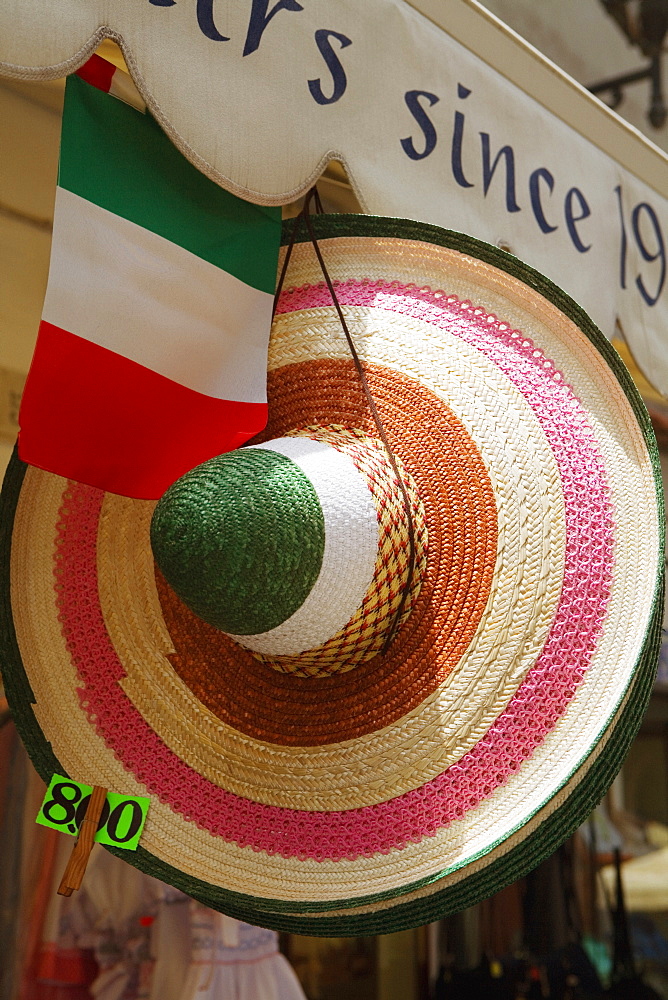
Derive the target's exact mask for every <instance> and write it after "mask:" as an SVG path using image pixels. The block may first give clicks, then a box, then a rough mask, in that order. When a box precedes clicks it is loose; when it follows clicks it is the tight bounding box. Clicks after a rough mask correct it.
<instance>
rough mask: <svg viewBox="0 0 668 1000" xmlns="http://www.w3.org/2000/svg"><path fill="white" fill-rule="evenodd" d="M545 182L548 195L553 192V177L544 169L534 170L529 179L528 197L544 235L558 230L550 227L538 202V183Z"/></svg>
mask: <svg viewBox="0 0 668 1000" xmlns="http://www.w3.org/2000/svg"><path fill="white" fill-rule="evenodd" d="M541 180H543V181H545V183H546V184H547V186H548V188H549V189H550V194H552V192H553V191H554V177H553V176H552V174H551V173H550V171H549V170H547V169H546V167H538V169H537V170H534V171H533V173H532V174H531V176H530V177H529V197H530V198H531V207H532V208H533V214H534V216H535V218H536V222H537V223H538V225H539V227H540V229H541V230H542V232H544V233H553V232H555V230H557V229H558V228H559V226H551V225H550V223H549V222H548V221H547V219H546V218H545V212H544V211H543V203H542V202H541V200H540V187H539V183H538V182H539V181H541Z"/></svg>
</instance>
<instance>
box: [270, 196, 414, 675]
mask: <svg viewBox="0 0 668 1000" xmlns="http://www.w3.org/2000/svg"><path fill="white" fill-rule="evenodd" d="M312 200H315V205H316V209H317V210H318V211H319V212H320V213H322V202H321V201H320V195H319V194H318V191H317V189H316V188H315V187H313V188H311V190H310V191H309V192H308V194H307V195H306V198H305V199H304V205H303V208H302V210H301V212H300V213H299V215H297V216H296V217H295V221H294V225H293V227H292V233H291V235H290V242H289V244H288V249H287V250H286V253H285V260H284V261H283V267H282V269H281V274H280V277H279V279H278V285H277V287H276V295H275V297H274V311H273V315H275V314H276V309H277V306H278V300H279V297H280V294H281V291H282V290H283V283H284V281H285V275H286V273H287V270H288V264H289V263H290V258H291V256H292V251H293V248H294V245H295V239H296V237H297V230H298V228H299V225H300V223H301V222H302V221H303V222H304V225H305V226H306V230H307V232H308V235H309V238H310V240H311V243H312V244H313V249H314V250H315V255H316V257H317V258H318V263H319V264H320V270H321V271H322V274H323V277H324V279H325V282H326V284H327V288H328V289H329V294H330V295H331V297H332V302H333V304H334V308H335V309H336V312H337V314H338V317H339V321H340V323H341V328H342V329H343V333H344V335H345V338H346V341H347V342H348V347H349V349H350V353H351V355H352V358H353V362H354V364H355V368H356V370H357V374H358V376H359V380H360V384H361V386H362V390H363V392H364V395H365V396H366V401H367V404H368V406H369V409H370V411H371V415H372V417H373V420H374V423H375V425H376V429H377V431H378V437H379V438H380V440H381V441H382V442H383V446H384V448H385V452H386V454H387V457H388V460H389V463H390V465H391V467H392V471H393V472H394V475H395V476H396V479H397V483H398V485H399V489H400V491H401V496H402V499H403V503H404V510H405V512H406V521H407V526H408V574H407V578H406V585H405V587H404V588H403V591H402V593H401V598H400V600H399V605H398V607H397V610H396V611H395V613H394V615H393V618H392V623H391V625H390V630H389V632H388V634H387V636H386V638H385V641H384V643H383V645H382V648H381V650H380V653H381V656H382V655H384V654H385V653H386V652H387V650H388V649H389V647H390V645H391V644H392V642H393V640H394V637H395V635H396V634H397V630H398V628H399V623H400V622H401V616H402V615H403V613H404V608H405V607H406V601H407V600H408V595H409V594H410V590H411V586H412V584H413V576H414V574H415V524H414V522H413V513H412V510H411V502H410V497H409V495H408V489H407V487H406V483H405V482H404V478H403V476H402V474H401V472H400V471H399V466H398V464H397V460H396V458H395V456H394V452H393V450H392V446H391V445H390V442H389V440H388V437H387V433H386V431H385V427H384V424H383V421H382V420H381V417H380V414H379V412H378V408H377V407H376V403H375V400H374V398H373V396H372V394H371V390H370V388H369V383H368V382H367V379H366V374H365V372H364V367H363V365H362V362H361V361H360V359H359V355H358V353H357V350H356V348H355V344H354V342H353V338H352V336H351V334H350V330H349V329H348V324H347V323H346V319H345V316H344V315H343V310H342V309H341V304H340V303H339V300H338V298H337V295H336V291H335V290H334V285H333V283H332V279H331V278H330V276H329V271H328V270H327V266H326V264H325V261H324V258H323V256H322V251H321V250H320V246H319V244H318V240H317V239H316V235H315V233H314V231H313V224H312V222H311V215H310V205H311V201H312Z"/></svg>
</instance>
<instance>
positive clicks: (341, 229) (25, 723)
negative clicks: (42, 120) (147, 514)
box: [0, 216, 664, 937]
mask: <svg viewBox="0 0 668 1000" xmlns="http://www.w3.org/2000/svg"><path fill="white" fill-rule="evenodd" d="M312 221H313V226H314V230H315V234H316V237H317V238H318V239H319V240H321V239H322V240H325V239H330V238H336V237H340V236H349V235H355V236H367V237H382V238H395V239H413V240H417V241H419V242H431V243H434V244H435V245H437V246H443V247H447V248H448V249H453V250H457V251H459V252H461V253H463V254H468V255H470V256H471V257H473V258H475V259H478V260H482V261H484V262H486V263H490V264H492V265H493V266H495V267H498V268H499V269H500V270H503V271H505V272H506V273H508V274H511V275H512V276H514V277H516V278H518V279H519V280H521V281H524V282H525V283H526V284H527V285H529V286H530V287H531V288H534V289H535V290H536V291H538V292H539V293H540V294H541V295H543V296H544V297H545V298H546V299H548V300H549V301H550V302H552V303H553V304H554V305H556V306H557V307H558V308H559V309H560V310H561V311H562V312H563V313H564V315H566V316H568V318H569V319H571V320H572V321H573V322H574V323H575V324H576V325H577V326H578V327H579V328H580V330H581V331H582V332H583V333H584V334H585V336H586V337H587V338H588V339H589V340H590V341H591V342H592V344H593V345H594V346H595V347H596V348H597V350H598V351H599V352H600V354H601V355H602V356H603V357H604V358H605V360H606V361H607V363H608V365H609V367H610V368H611V370H612V371H613V372H614V374H615V375H616V377H617V379H618V381H619V383H620V385H621V387H622V389H623V390H624V392H625V394H626V396H627V398H628V400H629V404H630V406H631V408H632V410H633V412H634V414H635V416H636V418H637V420H638V423H639V426H640V428H641V430H642V433H643V437H644V439H645V443H646V446H647V450H648V453H649V456H650V459H651V462H652V467H653V472H654V479H655V487H656V496H657V510H658V514H659V519H660V524H662V523H663V518H664V497H663V485H662V480H661V472H660V463H659V454H658V449H657V446H656V440H655V437H654V433H653V430H652V426H651V422H650V419H649V415H648V413H647V410H646V408H645V406H644V403H643V401H642V399H641V397H640V395H639V393H638V391H637V389H636V387H635V385H634V383H633V380H632V379H631V376H630V374H629V373H628V371H627V369H626V367H625V366H624V364H623V362H622V361H621V359H620V358H619V356H618V354H617V353H616V351H615V350H614V348H613V347H612V346H611V345H610V344H609V342H608V341H607V340H606V339H605V337H604V336H603V334H602V333H601V332H600V331H599V330H598V328H597V327H596V326H595V324H594V323H593V322H592V320H591V319H590V318H589V316H588V315H587V314H586V313H585V312H584V310H583V309H582V308H581V307H580V306H579V305H578V304H577V303H576V302H575V301H574V300H573V299H572V298H571V297H570V296H568V295H567V294H566V293H565V292H564V291H563V290H562V289H560V288H559V287H558V286H556V285H555V284H554V283H553V282H552V281H550V279H549V278H546V277H545V276H544V275H542V274H540V273H539V272H538V271H535V270H534V269H533V268H531V267H529V265H527V264H524V263H523V262H522V261H520V260H518V259H517V258H515V257H513V256H512V255H510V254H507V253H505V252H504V251H502V250H499V249H497V248H496V247H493V246H490V245H489V244H487V243H483V242H481V241H480V240H476V239H474V238H473V237H469V236H465V235H463V234H461V233H454V232H450V231H448V230H443V229H439V228H437V227H435V226H429V225H426V224H422V223H416V222H411V221H407V220H404V219H390V218H374V217H370V216H327V217H324V216H315V217H314V218H313V220H312ZM293 224H294V223H293V222H292V221H289V222H287V223H285V224H284V228H283V243H284V244H285V243H288V242H289V240H290V237H291V232H292V226H293ZM351 229H353V230H354V231H353V233H351ZM307 239H308V236H307V235H306V234H305V233H302V234H299V233H298V234H297V238H296V242H305V241H306V240H307ZM325 252H326V248H325ZM17 466H22V463H20V461H19V460H18V459H17V458H16V459H12V462H11V463H10V467H9V469H8V471H7V478H6V482H5V488H4V489H3V499H4V496H5V490H6V491H7V501H6V504H5V507H6V510H5V511H3V510H2V507H0V516H2V514H4V517H3V519H2V525H0V527H3V526H4V530H3V532H2V534H0V563H2V565H1V566H0V574H1V576H0V587H2V604H1V605H0V609H1V610H2V612H4V610H5V607H6V609H7V612H8V614H7V623H8V628H7V631H8V633H9V632H11V641H9V637H5V636H4V635H3V636H0V640H1V641H2V644H1V645H0V650H1V651H2V652H3V659H4V656H5V655H6V656H7V665H6V666H5V668H4V669H5V676H6V678H7V680H6V690H7V697H8V699H9V701H10V706H11V707H12V710H13V711H14V698H15V697H16V699H17V701H16V708H17V711H15V712H14V714H15V718H16V722H17V728H18V729H19V733H20V735H21V738H22V739H23V741H24V743H25V744H26V746H27V748H28V752H29V753H30V755H31V757H32V759H33V763H34V764H35V767H36V768H37V770H38V772H39V773H40V775H41V776H42V777H43V778H44V780H46V781H48V780H50V778H51V775H52V774H53V773H54V772H55V771H57V770H59V769H60V765H59V764H58V762H57V761H56V760H55V757H54V756H53V752H52V750H51V746H50V744H49V743H48V742H47V741H46V738H45V736H44V734H43V733H42V731H41V730H40V728H39V726H38V725H37V722H36V720H35V717H34V713H33V711H32V705H31V704H30V705H26V706H21V705H20V704H19V699H20V698H21V697H22V696H23V697H25V694H26V692H30V701H31V702H32V692H31V691H30V688H29V685H28V684H27V679H26V677H25V673H24V671H23V665H22V663H21V660H20V654H19V651H18V646H17V643H16V638H15V635H14V626H13V621H12V617H11V607H10V605H9V545H10V541H11V526H12V522H13V516H14V510H15V505H16V502H17V500H18V494H19V492H20V486H21V482H22V480H23V475H24V470H23V468H18V469H17ZM14 479H16V481H12V480H14ZM7 515H9V517H8V516H7ZM658 545H659V553H658V555H659V559H658V565H659V573H658V575H657V584H656V589H655V592H654V598H653V601H652V608H651V614H650V619H649V623H648V627H647V630H646V632H645V640H644V643H643V648H642V652H641V654H640V656H639V658H638V662H637V664H636V667H635V670H634V672H633V675H632V677H631V681H630V683H629V685H628V687H627V689H626V692H625V693H624V695H623V696H622V698H620V701H619V703H618V705H617V706H616V707H615V709H614V711H612V712H611V713H610V716H609V718H608V721H607V722H606V725H605V726H604V727H603V729H602V730H601V732H600V733H599V736H598V739H597V741H595V743H594V746H595V745H596V742H598V740H600V739H601V738H602V736H603V735H604V734H605V732H606V731H607V728H608V727H609V724H610V721H609V720H610V719H612V718H613V717H614V715H615V714H616V712H617V711H618V710H619V705H620V704H621V703H622V702H623V700H624V698H625V697H626V696H627V695H628V696H629V700H628V703H627V705H626V706H625V708H624V709H623V711H622V713H621V715H620V718H619V719H618V721H617V723H616V725H615V728H614V732H613V733H612V734H611V735H610V738H609V740H608V742H607V744H606V747H605V749H604V751H603V753H602V754H601V755H600V757H599V758H598V759H597V760H596V762H595V763H594V764H593V765H592V766H591V768H589V770H588V771H587V772H586V773H585V774H583V776H582V780H581V781H579V782H578V783H577V784H576V786H575V789H574V790H573V792H572V793H571V794H570V795H569V797H568V799H567V800H566V802H564V804H563V805H562V806H560V807H559V808H558V809H556V810H555V811H554V812H553V813H552V814H551V815H550V816H548V817H547V818H546V819H545V821H544V822H543V823H542V824H541V825H540V826H539V827H538V829H537V830H536V831H535V832H534V833H532V834H531V835H529V836H528V837H527V838H526V839H525V840H524V841H522V843H520V844H518V845H517V846H516V847H514V848H512V849H511V850H509V851H508V852H507V853H505V854H503V855H502V856H501V857H500V858H497V859H496V860H494V861H492V862H491V863H490V864H489V865H487V866H486V867H485V868H483V869H481V870H480V871H478V872H475V873H474V874H472V875H470V876H468V877H466V878H463V879H462V880H461V882H459V883H457V884H456V885H454V886H449V887H446V888H444V889H442V890H440V891H436V892H434V893H433V894H432V895H430V896H428V897H426V898H423V899H415V900H410V901H408V902H404V903H402V902H396V904H395V905H394V906H392V907H390V908H388V909H384V910H378V911H377V912H371V913H359V912H358V911H359V908H362V907H365V906H372V905H374V904H376V903H380V902H382V901H384V900H389V899H395V900H398V899H400V898H401V897H402V896H404V895H407V894H409V893H411V892H414V891H416V890H418V889H421V888H423V887H425V886H428V885H430V884H434V883H436V882H438V881H439V880H440V879H441V878H443V877H445V876H446V875H448V874H451V873H452V872H453V871H456V870H458V869H460V868H461V867H463V866H464V865H463V864H462V865H457V866H453V867H450V868H448V869H444V870H442V871H440V872H437V873H436V874H434V875H432V876H430V877H428V878H425V879H422V880H418V881H416V882H413V883H410V884H407V885H404V886H401V887H397V888H395V889H394V890H391V891H389V892H386V893H378V894H375V895H371V896H366V897H356V898H354V899H342V900H332V901H327V902H324V903H323V902H312V903H299V902H287V901H285V900H271V899H266V898H259V897H252V896H246V895H244V894H242V893H238V892H233V891H231V890H228V889H223V888H220V887H219V886H213V885H210V884H208V883H206V882H202V881H201V880H199V879H195V878H192V877H190V876H188V875H186V874H184V873H183V872H182V871H180V870H179V869H176V868H173V867H172V866H171V865H168V864H166V863H165V862H163V861H161V860H160V859H159V858H157V857H155V856H154V855H151V854H149V852H148V851H146V850H145V849H143V848H142V847H140V848H139V849H138V850H137V852H136V853H135V854H133V856H132V857H128V856H127V854H128V852H121V851H119V850H116V849H113V848H107V850H111V852H112V853H113V854H116V855H117V856H118V857H122V859H123V860H125V861H129V862H130V863H131V864H133V865H134V866H135V867H137V868H139V869H140V870H141V871H144V872H146V873H147V874H149V875H153V876H154V877H156V878H159V879H161V880H163V881H165V882H168V883H169V884H171V885H173V886H175V887H176V888H178V889H181V890H182V891H183V892H185V893H187V894H188V895H190V896H192V897H193V898H194V899H197V900H199V901H200V902H202V903H203V904H205V905H206V906H209V907H212V908H213V909H217V910H222V911H224V912H225V913H228V914H229V915H230V916H233V917H237V918H238V919H241V920H245V921H248V922H250V923H256V924H260V925H263V926H266V927H271V928H273V929H275V930H279V931H289V932H292V933H297V934H309V935H319V936H325V937H329V936H346V935H368V934H383V933H390V932H392V931H396V930H402V929H406V928H409V927H417V926H420V925H421V924H424V923H429V922H431V921H433V920H436V919H438V918H440V917H444V916H447V915H448V914H450V913H456V912H458V911H460V910H462V909H465V908H466V907H469V906H472V905H474V904H475V903H477V902H479V901H480V900H482V899H485V898H487V897H489V896H491V895H493V894H494V893H496V892H498V891H500V890H501V889H503V888H504V887H505V886H506V885H509V884H510V883H511V882H514V881H516V880H517V879H518V878H521V877H523V876H524V875H526V874H527V873H528V872H530V871H531V870H532V869H533V868H535V867H536V866H537V865H538V864H540V862H541V861H543V860H544V859H545V858H547V857H549V856H550V855H551V854H553V853H554V851H555V850H556V849H557V848H558V847H559V846H560V844H562V843H563V842H564V840H566V839H567V838H568V837H569V836H571V834H572V833H573V832H574V831H575V830H576V829H577V828H578V827H579V826H581V825H582V823H583V822H584V821H585V820H586V819H587V817H588V816H589V815H590V813H591V811H592V810H593V809H594V808H595V806H596V805H597V803H598V802H599V801H600V800H601V799H602V797H603V796H604V795H605V793H606V791H607V790H608V788H609V787H610V785H611V783H612V781H613V780H614V778H615V775H616V774H617V772H618V771H619V768H620V767H621V765H622V763H623V760H624V757H625V756H626V753H627V752H628V749H629V747H630V745H631V743H632V741H633V739H634V737H635V735H636V733H637V731H638V728H639V726H640V722H641V720H642V716H643V713H644V711H645V709H646V707H647V702H648V700H649V696H650V694H651V690H652V684H653V680H654V676H655V672H656V664H657V660H658V655H659V649H660V645H661V627H662V621H663V565H664V563H663V549H664V535H663V531H662V530H659V537H658ZM5 593H6V600H5ZM3 619H4V615H3ZM3 624H4V620H0V625H3ZM6 640H7V641H6ZM5 649H6V651H7V652H6V653H5ZM14 671H16V673H17V674H18V675H19V677H18V680H17V681H16V682H15V680H14V677H13V676H12V677H10V676H8V675H9V674H12V675H13V673H14ZM8 682H9V683H8ZM591 749H593V747H592V748H590V751H591ZM587 759H588V758H585V759H584V761H582V762H581V763H580V765H579V766H578V767H577V768H575V769H574V772H573V773H576V772H577V771H578V770H580V769H581V768H582V766H583V764H584V763H586V760H587ZM49 762H50V763H49ZM60 773H64V772H63V771H62V769H60ZM572 776H573V774H571V775H569V776H568V777H567V778H566V779H565V780H564V782H562V783H561V785H560V786H559V787H558V788H555V789H553V790H552V791H551V793H550V795H549V796H548V798H547V799H546V800H545V801H544V802H543V804H542V805H541V807H540V809H542V808H544V807H545V805H547V803H549V802H550V801H551V800H552V799H553V798H554V797H555V796H556V795H557V794H558V793H559V791H560V789H561V788H563V787H564V785H565V784H567V783H568V781H569V780H570V779H571V778H572ZM540 809H539V810H537V811H540ZM534 815H535V813H534ZM530 818H531V817H527V820H525V822H527V821H528V819H530ZM512 832H514V831H511V833H509V834H508V837H509V836H511V835H512ZM508 837H505V838H504V841H506V840H507V839H508ZM500 843H502V842H498V843H493V844H490V845H489V846H488V848H486V849H485V850H484V851H481V852H479V854H478V855H476V857H475V858H470V859H468V861H467V862H466V863H471V862H472V861H473V860H476V859H478V858H480V857H484V856H485V855H487V854H489V853H490V852H491V851H493V850H494V849H495V848H497V847H499V846H500ZM347 907H348V908H350V910H351V912H350V913H349V914H344V915H336V916H331V917H328V916H323V915H322V914H323V913H324V912H326V911H327V910H342V909H345V908H347ZM356 911H357V912H356ZM309 912H310V913H313V914H314V915H313V916H309V915H308V914H309ZM316 914H317V915H316Z"/></svg>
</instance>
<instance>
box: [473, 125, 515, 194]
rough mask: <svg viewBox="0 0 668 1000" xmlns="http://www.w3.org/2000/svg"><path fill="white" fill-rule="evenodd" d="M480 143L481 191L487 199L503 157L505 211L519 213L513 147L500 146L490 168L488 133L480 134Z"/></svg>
mask: <svg viewBox="0 0 668 1000" xmlns="http://www.w3.org/2000/svg"><path fill="white" fill-rule="evenodd" d="M480 141H481V142H482V190H483V194H484V196H485V197H487V192H488V191H489V186H490V184H491V183H492V177H493V176H494V171H495V170H496V168H497V166H498V164H499V160H500V159H501V157H502V156H503V157H504V158H505V161H506V209H507V210H508V211H509V212H521V208H520V206H519V205H518V204H517V199H516V198H515V153H514V151H513V147H512V146H502V147H501V149H500V150H499V152H498V153H497V154H496V156H495V157H494V163H492V164H491V166H490V162H489V161H490V152H489V133H487V132H481V133H480Z"/></svg>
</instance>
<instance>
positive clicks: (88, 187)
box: [58, 76, 281, 294]
mask: <svg viewBox="0 0 668 1000" xmlns="http://www.w3.org/2000/svg"><path fill="white" fill-rule="evenodd" d="M58 183H59V184H60V186H61V187H64V188H66V189H67V190H68V191H72V192H73V193H74V194H78V195H80V196H81V197H82V198H86V199H87V200H88V201H91V202H93V203H94V204H96V205H99V206H100V207H101V208H106V209H107V210H108V211H110V212H114V213H115V214H116V215H120V216H122V217H123V218H125V219H128V220H129V221H131V222H134V223H136V224H137V225H139V226H143V227H144V228H145V229H148V230H150V231H151V232H154V233H157V235H158V236H163V237H164V238H165V239H168V240H170V241H171V242H172V243H176V244H178V245H179V246H181V247H183V248H184V249H185V250H189V251H190V252H191V253H193V254H195V255H196V256H198V257H201V258H202V259H203V260H206V261H209V263H211V264H215V265H216V266H217V267H220V268H222V269H223V270H224V271H227V272H228V273H229V274H233V275H234V276H235V277H236V278H239V279H240V280H241V281H243V282H245V283H246V284H247V285H250V286H252V287H253V288H257V289H259V290H261V291H263V292H269V293H272V294H273V291H274V288H275V284H276V266H277V261H278V246H279V242H280V238H281V211H280V208H267V207H264V206H259V205H252V204H251V203H250V202H247V201H243V200H242V199H241V198H236V197H235V196H234V195H232V194H230V193H229V192H228V191H224V190H223V189H222V188H221V187H219V186H218V185H217V184H214V182H213V181H211V180H209V178H208V177H205V176H204V174H202V173H200V171H199V170H197V169H196V168H195V167H194V166H193V165H192V164H191V163H190V162H189V161H188V160H186V158H185V157H184V156H182V154H181V153H180V152H179V151H178V150H177V149H176V147H175V146H174V145H172V143H171V142H170V140H169V139H168V138H167V136H166V135H165V133H164V132H163V131H162V129H161V128H160V126H159V125H158V124H157V122H156V121H155V120H154V119H153V118H152V117H151V115H150V114H148V113H147V114H142V113H141V112H140V111H137V110H136V109H135V108H133V107H130V105H128V104H124V103H123V102H122V101H120V100H118V99H117V98H114V97H111V96H110V95H109V94H105V93H104V92H103V91H101V90H98V89H97V88H96V87H93V86H91V85H90V84H88V83H85V82H84V81H83V80H80V79H79V78H78V77H76V76H70V77H68V80H67V87H66V92H65V109H64V113H63V128H62V136H61V148H60V167H59V176H58Z"/></svg>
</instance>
